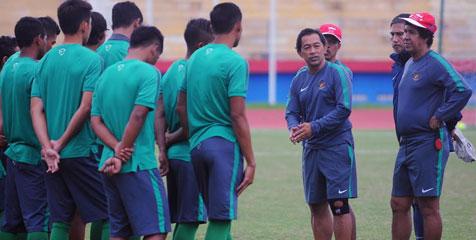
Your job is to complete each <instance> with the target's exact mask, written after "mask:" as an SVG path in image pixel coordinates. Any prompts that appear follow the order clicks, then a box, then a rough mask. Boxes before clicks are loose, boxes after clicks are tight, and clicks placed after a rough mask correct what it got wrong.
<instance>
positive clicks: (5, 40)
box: [0, 36, 18, 63]
mask: <svg viewBox="0 0 476 240" xmlns="http://www.w3.org/2000/svg"><path fill="white" fill-rule="evenodd" d="M16 47H18V44H17V40H16V39H15V38H14V37H10V36H0V60H1V59H2V58H3V57H10V56H11V55H13V54H14V53H15V48H16ZM0 63H1V62H0Z"/></svg>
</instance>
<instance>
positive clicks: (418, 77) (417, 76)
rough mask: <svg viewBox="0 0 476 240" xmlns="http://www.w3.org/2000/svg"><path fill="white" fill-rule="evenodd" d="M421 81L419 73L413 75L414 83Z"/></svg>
mask: <svg viewBox="0 0 476 240" xmlns="http://www.w3.org/2000/svg"><path fill="white" fill-rule="evenodd" d="M418 79H420V74H419V73H413V81H418Z"/></svg>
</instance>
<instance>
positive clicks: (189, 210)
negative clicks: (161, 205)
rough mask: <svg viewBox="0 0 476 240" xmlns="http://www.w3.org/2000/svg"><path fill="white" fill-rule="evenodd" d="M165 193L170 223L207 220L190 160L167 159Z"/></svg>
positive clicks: (202, 221)
mask: <svg viewBox="0 0 476 240" xmlns="http://www.w3.org/2000/svg"><path fill="white" fill-rule="evenodd" d="M167 193H168V198H169V207H170V219H171V221H172V223H194V222H199V223H205V222H206V221H207V210H206V208H205V205H204V203H203V198H202V195H201V194H200V193H199V191H198V183H197V178H196V177H195V172H194V171H193V165H192V163H191V162H187V161H183V160H180V159H169V173H168V174H167Z"/></svg>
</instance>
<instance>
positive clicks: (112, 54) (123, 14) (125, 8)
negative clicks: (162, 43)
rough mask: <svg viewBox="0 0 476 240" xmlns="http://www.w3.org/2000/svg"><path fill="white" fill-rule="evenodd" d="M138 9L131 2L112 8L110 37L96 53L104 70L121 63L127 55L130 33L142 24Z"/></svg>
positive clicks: (121, 3) (117, 4)
mask: <svg viewBox="0 0 476 240" xmlns="http://www.w3.org/2000/svg"><path fill="white" fill-rule="evenodd" d="M142 21H143V17H142V13H141V11H140V9H139V8H138V7H137V5H136V4H135V3H133V2H130V1H126V2H119V3H116V4H115V5H114V7H113V8H112V36H111V37H110V38H109V39H108V40H107V41H106V42H105V43H104V44H103V45H101V46H100V47H99V48H98V50H97V52H98V53H99V55H101V56H102V58H103V60H104V68H105V69H106V68H107V67H109V66H111V65H113V64H115V63H117V62H119V61H122V60H123V59H124V58H125V57H126V55H127V49H128V48H129V39H130V38H131V34H132V31H134V29H136V28H137V27H139V26H140V25H141V24H142Z"/></svg>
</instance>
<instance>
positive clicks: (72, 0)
mask: <svg viewBox="0 0 476 240" xmlns="http://www.w3.org/2000/svg"><path fill="white" fill-rule="evenodd" d="M92 9H93V8H92V7H91V4H89V3H88V2H86V1H84V0H67V1H65V2H63V3H62V4H61V5H60V6H59V7H58V20H59V24H60V27H61V30H63V33H64V34H67V35H73V34H75V33H77V32H78V30H79V27H80V25H81V23H82V22H84V21H86V22H88V23H89V20H90V19H91V11H92Z"/></svg>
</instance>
